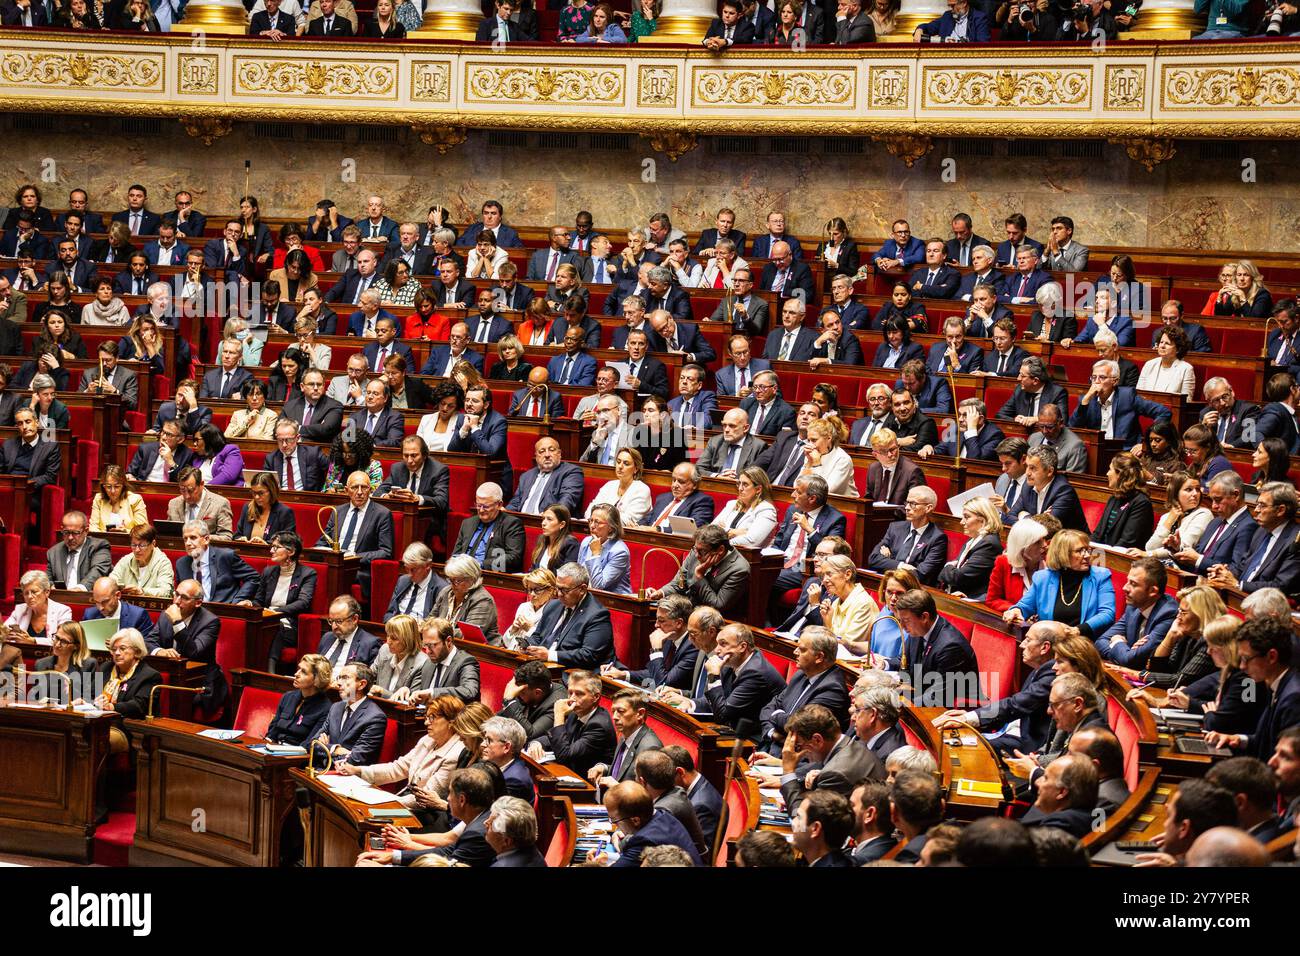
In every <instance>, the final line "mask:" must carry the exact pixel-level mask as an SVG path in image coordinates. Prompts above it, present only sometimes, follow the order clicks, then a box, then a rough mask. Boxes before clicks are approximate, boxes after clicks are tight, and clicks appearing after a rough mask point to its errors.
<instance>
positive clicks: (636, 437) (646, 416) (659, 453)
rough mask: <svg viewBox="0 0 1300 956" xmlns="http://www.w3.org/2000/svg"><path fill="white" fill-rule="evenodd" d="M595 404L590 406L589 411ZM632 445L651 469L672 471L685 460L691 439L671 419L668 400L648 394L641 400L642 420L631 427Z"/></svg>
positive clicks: (593, 409) (592, 410)
mask: <svg viewBox="0 0 1300 956" xmlns="http://www.w3.org/2000/svg"><path fill="white" fill-rule="evenodd" d="M595 410H596V409H595V406H594V405H593V406H592V407H591V412H592V414H594V413H595ZM632 445H633V447H634V448H636V450H637V452H638V453H640V455H641V460H642V463H643V464H644V465H645V467H646V468H648V469H650V470H651V471H672V470H673V469H674V468H676V467H677V466H678V465H680V464H681V463H682V462H684V461H685V460H686V451H687V449H688V448H689V447H690V442H689V441H688V440H687V438H686V433H685V432H684V431H683V430H682V427H681V426H680V425H678V424H677V423H676V422H675V421H673V416H672V414H671V413H670V412H669V411H668V403H667V402H666V401H664V400H663V399H662V398H657V397H655V396H654V395H647V396H646V397H645V399H644V400H643V401H642V402H641V421H640V423H639V424H637V425H636V426H634V427H633V429H632Z"/></svg>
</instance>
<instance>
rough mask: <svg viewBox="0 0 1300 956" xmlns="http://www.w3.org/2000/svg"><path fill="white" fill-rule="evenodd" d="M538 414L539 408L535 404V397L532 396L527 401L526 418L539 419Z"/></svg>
mask: <svg viewBox="0 0 1300 956" xmlns="http://www.w3.org/2000/svg"><path fill="white" fill-rule="evenodd" d="M540 412H541V408H540V407H539V406H538V404H537V397H536V396H533V397H532V398H531V399H529V401H528V417H529V418H540V417H541V415H540Z"/></svg>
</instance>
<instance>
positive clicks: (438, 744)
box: [334, 694, 465, 810]
mask: <svg viewBox="0 0 1300 956" xmlns="http://www.w3.org/2000/svg"><path fill="white" fill-rule="evenodd" d="M464 709H465V702H464V701H462V700H461V699H460V698H459V697H452V696H451V695H450V694H446V695H444V696H442V697H437V698H434V699H433V700H431V701H429V703H428V706H427V708H426V710H425V715H424V726H425V730H426V733H425V735H424V736H423V737H421V738H420V742H419V743H417V744H416V745H415V746H414V747H412V748H411V749H410V751H408V752H407V753H405V754H403V755H402V756H401V757H398V758H397V759H396V760H394V761H392V762H391V763H377V764H372V765H371V766H369V767H363V766H360V765H358V764H353V763H348V762H346V761H345V762H343V763H340V764H335V766H334V769H335V770H336V771H337V772H338V773H342V774H346V775H347V776H355V777H360V778H361V779H362V780H364V781H365V782H366V783H368V784H372V785H374V786H382V785H384V784H387V783H397V782H399V781H401V780H405V781H406V787H405V788H404V791H403V792H402V793H401V794H399V795H398V796H397V798H396V799H397V801H398V802H399V803H401V804H402V806H404V807H407V808H408V809H410V810H415V809H416V808H417V807H418V808H424V809H426V810H438V809H440V808H441V807H440V804H441V805H442V806H445V802H444V801H445V800H446V798H447V790H448V788H449V787H450V786H451V775H452V772H453V771H454V770H455V769H456V761H457V760H458V759H459V758H460V755H461V752H462V751H464V749H465V744H464V743H463V742H462V741H461V739H460V737H459V736H457V734H456V731H455V730H454V729H453V727H452V723H453V721H455V719H456V718H457V717H459V716H460V715H461V712H462V711H463V710H464Z"/></svg>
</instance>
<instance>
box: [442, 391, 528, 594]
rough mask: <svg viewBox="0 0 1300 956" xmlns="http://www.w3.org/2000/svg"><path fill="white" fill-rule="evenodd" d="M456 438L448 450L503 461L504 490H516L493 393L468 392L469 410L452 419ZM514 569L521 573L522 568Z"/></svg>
mask: <svg viewBox="0 0 1300 956" xmlns="http://www.w3.org/2000/svg"><path fill="white" fill-rule="evenodd" d="M452 428H453V431H452V436H451V440H450V441H449V442H448V443H447V450H448V451H468V452H480V453H482V454H484V455H487V456H488V458H489V460H491V461H494V462H496V461H500V462H501V487H503V488H505V489H507V490H508V489H511V488H513V487H514V480H515V478H514V472H512V471H511V470H510V460H509V459H508V458H507V457H506V432H507V430H508V425H507V423H506V417H505V416H504V415H502V414H501V413H500V412H497V411H494V410H493V408H492V390H491V389H490V388H488V387H487V386H486V385H475V386H471V387H470V388H468V389H466V390H465V411H464V412H463V413H462V414H460V415H458V416H457V417H456V418H454V419H452ZM512 570H515V571H518V570H519V568H514V569H512Z"/></svg>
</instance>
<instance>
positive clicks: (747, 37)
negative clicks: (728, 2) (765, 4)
mask: <svg viewBox="0 0 1300 956" xmlns="http://www.w3.org/2000/svg"><path fill="white" fill-rule="evenodd" d="M732 26H733V30H732V33H731V45H732V46H736V45H737V44H748V43H753V42H754V24H753V23H752V22H751V21H749V20H747V19H745V18H744V17H743V16H742V17H741V18H740V19H738V20H737V21H736V22H735V23H734V24H732ZM726 35H727V25H726V24H725V23H723V22H722V17H714V18H713V22H711V23H710V24H709V29H708V31H707V32H706V33H705V34H704V39H706V40H707V39H709V38H710V37H725V36H726ZM714 231H715V232H716V231H717V230H714Z"/></svg>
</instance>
